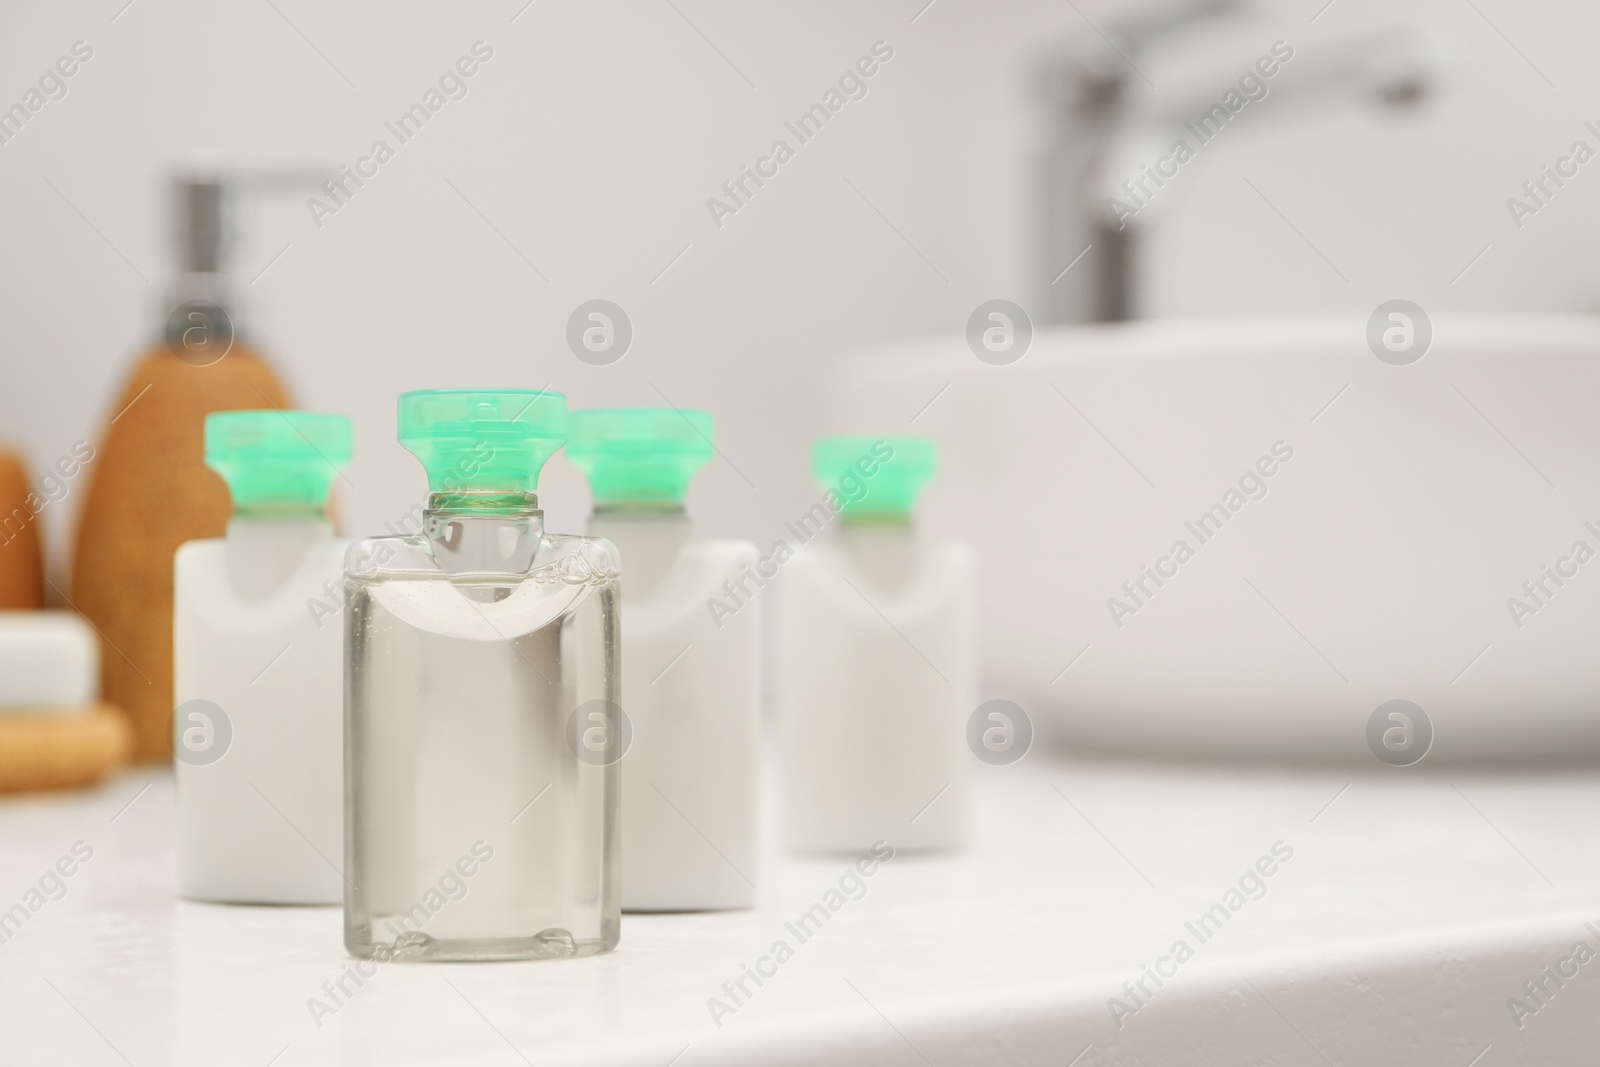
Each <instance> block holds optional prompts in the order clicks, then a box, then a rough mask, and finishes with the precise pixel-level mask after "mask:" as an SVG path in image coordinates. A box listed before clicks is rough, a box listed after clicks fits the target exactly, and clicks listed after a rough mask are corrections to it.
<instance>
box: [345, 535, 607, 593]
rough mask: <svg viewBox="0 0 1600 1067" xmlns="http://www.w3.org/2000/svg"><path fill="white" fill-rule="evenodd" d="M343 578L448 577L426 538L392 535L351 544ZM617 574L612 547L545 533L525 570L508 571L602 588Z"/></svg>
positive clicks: (512, 576)
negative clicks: (600, 586) (601, 586)
mask: <svg viewBox="0 0 1600 1067" xmlns="http://www.w3.org/2000/svg"><path fill="white" fill-rule="evenodd" d="M344 566H345V575H346V577H347V578H350V579H352V580H355V581H382V580H385V579H391V578H409V579H413V580H428V579H439V580H445V579H446V578H447V577H448V575H447V574H446V573H445V571H444V569H443V568H442V567H441V566H440V565H439V562H438V560H437V559H436V558H435V556H434V552H433V546H432V543H431V542H430V541H429V540H428V537H427V535H426V534H421V533H415V534H391V535H386V536H382V537H366V538H361V539H359V540H356V541H352V542H350V545H349V548H348V549H347V550H346V552H345V556H344ZM620 570H621V562H620V558H619V554H618V552H617V549H616V546H614V545H613V544H612V543H611V542H610V541H607V540H605V539H604V538H599V537H586V536H583V535H581V534H562V533H544V534H541V535H540V538H539V545H538V547H537V548H536V549H535V550H534V553H533V556H532V560H531V564H530V566H529V567H528V568H527V569H526V570H518V571H512V572H506V573H505V574H504V575H502V577H504V578H506V579H508V580H513V581H530V580H531V581H534V582H540V583H545V582H559V583H562V584H566V585H574V584H588V585H603V584H606V583H608V582H615V581H616V580H617V577H618V574H619V572H620Z"/></svg>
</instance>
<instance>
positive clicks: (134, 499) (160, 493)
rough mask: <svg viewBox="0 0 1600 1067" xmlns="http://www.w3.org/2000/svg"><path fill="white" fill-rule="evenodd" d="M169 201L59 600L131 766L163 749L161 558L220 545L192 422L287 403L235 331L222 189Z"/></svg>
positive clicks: (166, 695) (207, 187) (218, 521)
mask: <svg viewBox="0 0 1600 1067" xmlns="http://www.w3.org/2000/svg"><path fill="white" fill-rule="evenodd" d="M176 193H177V227H176V230H177V239H178V274H177V278H176V281H175V284H174V286H173V288H172V290H171V293H170V295H169V297H168V299H167V301H166V303H165V306H164V308H163V310H164V312H165V314H166V324H165V329H164V331H163V335H162V336H161V337H160V338H159V339H158V340H157V341H156V343H155V344H154V345H153V346H152V347H151V348H150V349H149V350H148V351H146V353H145V354H144V355H143V356H142V357H141V358H140V360H139V362H138V364H137V365H136V366H135V367H134V368H133V373H132V374H130V375H129V376H128V379H127V384H126V385H125V386H124V387H123V389H122V392H121V393H120V394H119V395H118V397H117V399H116V401H115V403H114V404H113V405H112V408H111V411H110V412H109V420H108V422H107V424H106V426H105V428H104V430H103V432H102V434H101V443H100V445H99V449H98V451H97V454H96V458H95V462H94V464H93V465H92V466H91V467H90V471H91V472H92V473H91V477H90V483H89V491H88V495H87V497H86V498H85V500H84V504H83V508H82V510H81V512H80V514H79V527H78V536H77V544H76V548H75V552H74V557H73V566H72V604H73V606H74V607H76V608H77V609H78V610H79V611H80V612H82V613H83V614H84V616H85V617H87V618H88V619H89V621H90V622H91V623H93V624H94V626H95V628H96V629H97V630H99V632H100V638H101V643H102V648H101V656H100V664H101V667H100V670H101V692H102V699H103V700H105V701H106V702H107V703H110V704H113V705H115V706H117V707H119V708H121V709H123V710H124V711H125V712H126V713H127V715H128V716H129V717H130V719H131V721H132V726H133V735H134V753H133V758H134V759H135V760H137V761H140V762H156V761H160V760H165V759H168V758H170V757H171V755H172V711H173V708H172V572H173V565H172V559H173V553H175V552H176V551H177V549H178V546H179V545H181V544H183V543H184V542H185V541H194V540H197V539H199V538H204V537H221V536H222V535H223V534H224V532H225V531H226V527H227V522H228V516H229V514H230V513H231V512H232V503H231V501H230V500H229V497H228V489H227V486H226V485H225V484H224V483H223V482H222V481H221V480H220V479H218V478H217V477H216V476H215V475H213V474H212V473H211V472H210V471H209V470H208V469H207V468H206V465H205V458H204V424H205V417H206V415H207V414H209V413H210V412H213V411H224V410H234V409H239V408H283V407H287V406H288V404H289V401H288V397H287V395H286V394H285V392H284V388H283V386H282V385H281V384H280V383H279V381H278V378H277V376H276V375H275V374H274V373H273V371H272V369H271V367H269V366H268V365H267V363H266V362H265V361H263V360H262V358H261V357H260V356H259V355H258V354H257V353H256V352H255V351H254V350H252V348H251V347H250V345H249V343H248V340H247V339H246V337H245V336H243V335H236V333H237V315H236V303H235V301H236V299H237V296H238V294H237V293H236V292H235V291H234V290H233V288H232V287H231V285H230V277H229V274H228V271H227V259H228V254H229V251H230V247H229V246H230V245H231V238H232V232H231V229H230V225H231V222H232V219H231V214H232V209H233V204H232V200H233V197H234V193H235V187H234V185H233V184H232V183H230V182H229V181H228V180H226V179H224V178H221V177H218V176H216V175H214V174H205V175H195V174H190V175H184V176H180V177H179V178H178V180H177V182H176Z"/></svg>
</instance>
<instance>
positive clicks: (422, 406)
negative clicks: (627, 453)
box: [399, 389, 567, 493]
mask: <svg viewBox="0 0 1600 1067" xmlns="http://www.w3.org/2000/svg"><path fill="white" fill-rule="evenodd" d="M399 422H400V427H399V438H400V443H401V444H402V445H404V446H405V447H406V449H407V450H408V451H410V452H411V454H412V455H414V456H416V457H417V459H418V460H420V461H421V462H422V466H423V469H424V470H426V471H427V472H428V490H429V491H430V492H434V493H460V492H466V491H473V490H477V491H496V490H498V491H500V492H513V493H531V492H533V491H534V490H535V489H537V488H539V471H540V469H541V468H543V467H544V464H545V461H546V460H548V459H549V458H550V457H551V456H553V455H555V454H556V452H557V450H559V449H560V448H561V445H562V443H563V442H564V441H566V439H567V398H566V397H565V396H563V395H562V394H560V393H552V392H549V391H548V390H540V389H421V390H418V391H416V392H412V393H402V394H400V420H399Z"/></svg>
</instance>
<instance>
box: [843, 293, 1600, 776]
mask: <svg viewBox="0 0 1600 1067" xmlns="http://www.w3.org/2000/svg"><path fill="white" fill-rule="evenodd" d="M847 368H848V369H847V372H846V374H845V375H844V380H843V381H841V383H840V390H839V396H838V402H837V411H838V415H839V419H840V423H841V428H852V429H873V430H877V431H879V432H906V431H907V430H908V429H909V431H910V432H923V433H927V434H930V435H932V436H934V437H935V438H937V439H938V440H939V441H940V443H941V445H942V472H941V475H940V477H939V478H938V480H937V482H936V483H935V485H934V486H933V487H932V488H931V489H930V491H929V495H928V497H927V499H926V501H925V506H924V507H923V508H922V510H921V515H922V521H923V522H924V523H925V524H926V525H928V526H929V527H931V528H933V529H934V530H935V531H936V532H938V533H941V534H947V535H949V536H956V537H962V538H965V539H967V540H968V541H970V542H971V543H973V544H974V545H975V546H977V547H978V549H979V555H980V559H981V576H982V581H983V594H982V603H983V609H982V611H983V615H982V625H983V641H984V667H985V678H986V683H985V684H986V689H987V691H986V693H985V697H986V698H992V697H1008V698H1010V699H1012V700H1015V701H1017V702H1018V703H1020V704H1022V705H1023V707H1025V708H1027V709H1029V710H1030V711H1032V712H1034V713H1035V714H1038V713H1041V712H1044V713H1048V714H1050V715H1052V716H1055V717H1057V718H1058V721H1059V723H1060V724H1061V725H1063V726H1064V727H1065V728H1066V729H1067V730H1068V731H1069V732H1070V734H1071V735H1072V736H1073V737H1074V738H1076V739H1077V740H1078V741H1079V742H1080V743H1083V744H1089V745H1101V746H1112V747H1132V748H1145V749H1166V750H1177V751H1185V752H1218V753H1231V754H1239V753H1255V754H1276V755H1286V756H1356V757H1359V758H1364V759H1371V758H1372V756H1371V754H1370V752H1369V745H1368V741H1367V728H1368V721H1369V719H1370V718H1372V716H1373V713H1374V711H1375V709H1376V708H1378V706H1379V705H1380V704H1383V703H1385V702H1387V701H1390V700H1395V699H1403V700H1408V701H1411V702H1414V703H1415V704H1416V705H1417V706H1419V707H1420V708H1421V709H1423V712H1424V713H1425V715H1426V717H1427V719H1428V720H1429V721H1431V723H1432V725H1433V727H1434V729H1435V738H1434V742H1433V745H1432V751H1431V752H1430V753H1429V756H1430V758H1432V759H1434V760H1440V759H1477V758H1492V759H1503V758H1519V757H1534V758H1537V757H1547V756H1554V755H1561V756H1584V755H1592V754H1595V753H1596V752H1600V715H1597V711H1600V655H1596V649H1597V646H1600V642H1597V638H1600V555H1596V558H1594V559H1590V558H1589V555H1588V554H1589V553H1591V552H1592V553H1596V554H1600V421H1597V420H1596V411H1597V410H1600V320H1597V319H1593V318H1588V317H1576V316H1574V317H1552V316H1541V317H1526V318H1512V317H1453V318H1450V317H1442V316H1441V317H1439V318H1437V319H1436V320H1435V321H1434V322H1433V340H1432V343H1431V347H1430V348H1429V349H1428V351H1427V352H1426V354H1425V356H1424V357H1423V358H1422V359H1420V360H1419V361H1417V362H1415V363H1412V364H1410V365H1406V366H1395V365H1391V364H1389V363H1386V362H1383V361H1380V360H1379V359H1378V358H1377V357H1376V356H1375V355H1374V354H1373V352H1372V350H1371V349H1369V347H1368V344H1367V340H1366V322H1365V320H1364V319H1363V318H1361V317H1359V316H1353V317H1349V318H1325V319H1323V318H1319V319H1282V320H1260V319H1251V320H1209V321H1193V322H1166V323H1152V324H1134V325H1127V326H1107V327H1085V328H1070V329H1062V330H1055V331H1041V332H1039V333H1038V334H1037V335H1036V336H1035V337H1034V339H1033V343H1032V346H1031V348H1030V349H1029V351H1028V352H1027V353H1026V355H1025V356H1024V357H1023V358H1022V359H1021V360H1020V361H1018V362H1016V363H1013V364H1011V365H1007V366H992V365H989V364H986V363H984V362H982V361H980V360H978V359H977V358H975V357H974V355H973V354H972V352H971V351H969V350H968V348H967V345H966V342H965V341H964V339H962V338H960V337H953V338H947V339H946V338H941V339H928V340H921V341H915V342H907V343H903V344H900V345H896V346H894V347H891V348H887V349H880V350H876V351H872V352H867V353H863V354H861V355H860V356H859V357H858V358H856V359H853V360H852V361H850V363H849V364H848V365H847ZM935 397H937V399H934V398H935ZM930 401H932V403H931V404H930ZM919 412H920V414H919ZM913 419H914V424H913V425H910V426H909V427H908V425H907V424H908V423H910V422H912V420H913ZM1291 453H1292V454H1291ZM1267 471H1270V472H1271V473H1270V476H1269V475H1267V474H1266V473H1265V472H1267ZM1214 507H1215V508H1217V510H1216V511H1212V509H1213V508H1214ZM1208 514H1210V515H1212V516H1213V518H1212V519H1211V520H1210V521H1209V522H1207V523H1206V524H1205V525H1203V526H1201V525H1199V523H1200V518H1201V516H1203V515H1208ZM1588 523H1593V525H1592V526H1590V525H1587V524H1588ZM1580 542H1581V543H1582V544H1583V545H1584V546H1586V547H1585V548H1584V549H1577V547H1576V546H1577V545H1578V544H1579V543H1580ZM1180 543H1181V544H1185V545H1187V549H1188V551H1187V553H1185V552H1184V551H1183V550H1181V549H1179V548H1178V546H1179V545H1180ZM1179 557H1184V558H1183V559H1182V560H1181V562H1180V559H1179ZM1579 557H1582V559H1581V560H1580V558H1579ZM1147 567H1148V568H1152V569H1159V570H1160V571H1164V572H1165V576H1164V577H1162V578H1161V583H1160V584H1157V581H1156V578H1153V577H1148V576H1147V573H1148V572H1147V571H1146V568H1147ZM1546 567H1548V568H1550V569H1551V570H1558V569H1559V570H1561V571H1565V572H1567V573H1566V574H1565V576H1563V577H1560V579H1559V580H1560V583H1561V584H1559V585H1558V584H1557V580H1556V579H1555V578H1551V577H1548V576H1547V572H1546V570H1545V568H1546ZM1525 582H1526V583H1530V585H1529V586H1525V585H1524V583H1525ZM1124 583H1127V584H1126V585H1125V584H1124ZM1530 588H1531V589H1532V594H1531V595H1530V592H1529V589H1530ZM1512 598H1516V600H1517V601H1519V602H1520V604H1521V605H1523V606H1524V607H1518V606H1517V604H1516V603H1514V602H1512ZM1536 598H1537V599H1536ZM1524 608H1526V609H1531V610H1524Z"/></svg>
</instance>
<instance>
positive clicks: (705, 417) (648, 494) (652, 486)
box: [567, 408, 713, 507]
mask: <svg viewBox="0 0 1600 1067" xmlns="http://www.w3.org/2000/svg"><path fill="white" fill-rule="evenodd" d="M711 435H712V424H711V416H710V415H709V414H708V413H706V412H704V411H682V410H679V409H677V408H595V409H591V410H588V411H575V412H573V413H572V436H571V438H570V439H569V440H568V441H567V457H568V458H569V459H571V460H572V462H573V464H574V465H575V466H576V467H577V468H578V469H579V470H581V471H583V473H584V476H585V477H586V478H588V479H589V487H590V488H591V489H592V490H593V491H594V498H595V501H596V503H600V504H624V505H627V504H644V505H654V506H667V507H673V506H681V505H682V504H683V499H684V497H685V496H686V495H687V494H688V491H689V482H690V480H691V479H692V478H693V477H694V476H695V472H696V471H698V470H699V469H700V468H701V467H703V466H705V464H706V462H707V461H708V460H710V459H711V456H712V453H713V447H712V443H711V442H712V436H711Z"/></svg>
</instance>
